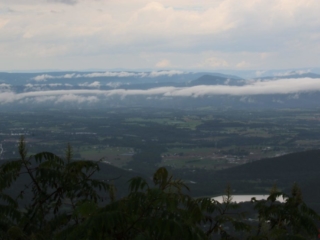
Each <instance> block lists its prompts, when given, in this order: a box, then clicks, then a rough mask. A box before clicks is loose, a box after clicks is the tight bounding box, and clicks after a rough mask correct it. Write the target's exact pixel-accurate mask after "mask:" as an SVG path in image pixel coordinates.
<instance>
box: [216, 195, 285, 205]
mask: <svg viewBox="0 0 320 240" xmlns="http://www.w3.org/2000/svg"><path fill="white" fill-rule="evenodd" d="M253 197H254V198H256V199H257V200H266V199H267V198H268V197H269V195H232V201H233V202H236V203H240V202H250V201H251V198H253ZM212 199H213V200H216V201H218V202H220V203H222V202H223V196H218V197H213V198H212ZM277 200H278V201H279V202H284V201H283V199H282V197H280V198H278V199H277Z"/></svg>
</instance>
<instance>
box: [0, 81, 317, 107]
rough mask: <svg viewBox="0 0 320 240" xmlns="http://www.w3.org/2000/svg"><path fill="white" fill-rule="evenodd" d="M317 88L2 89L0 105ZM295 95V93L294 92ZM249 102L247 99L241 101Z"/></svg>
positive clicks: (291, 84)
mask: <svg viewBox="0 0 320 240" xmlns="http://www.w3.org/2000/svg"><path fill="white" fill-rule="evenodd" d="M315 91H320V79H314V78H299V79H280V80H271V81H256V82H253V83H250V84H248V85H245V86H226V85H210V86H208V85H206V86H194V87H183V88H176V87H160V88H152V89H147V90H138V89H134V90H125V89H114V90H105V91H104V90H85V89H84V90H55V91H54V90H51V91H33V92H25V93H14V92H2V93H1V94H0V104H4V103H9V102H15V101H21V100H23V99H26V98H36V99H38V98H39V97H46V98H48V97H57V98H58V97H59V99H60V100H57V101H58V102H62V101H68V100H69V101H74V102H95V101H98V99H99V98H106V97H112V96H120V97H126V96H159V97H200V96H211V95H231V96H244V97H249V96H255V95H266V94H293V95H296V94H300V93H305V92H315ZM296 96H298V95H296ZM245 99H247V101H252V99H251V98H243V100H245Z"/></svg>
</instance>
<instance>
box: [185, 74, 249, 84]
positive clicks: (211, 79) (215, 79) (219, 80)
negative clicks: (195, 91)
mask: <svg viewBox="0 0 320 240" xmlns="http://www.w3.org/2000/svg"><path fill="white" fill-rule="evenodd" d="M190 85H191V86H196V85H230V86H241V85H243V82H242V80H241V79H239V78H230V77H226V76H213V75H203V76H201V77H199V78H198V79H196V80H193V81H191V82H190Z"/></svg>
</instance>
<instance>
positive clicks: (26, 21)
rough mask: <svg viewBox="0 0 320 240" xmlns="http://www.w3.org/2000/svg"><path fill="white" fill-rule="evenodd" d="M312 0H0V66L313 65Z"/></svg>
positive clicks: (318, 32) (317, 6) (318, 22)
mask: <svg viewBox="0 0 320 240" xmlns="http://www.w3.org/2000/svg"><path fill="white" fill-rule="evenodd" d="M319 12H320V1H319V0H241V1H239V0H170V1H169V0H158V1H146V0H0V53H1V54H0V71H14V70H21V71H32V70H41V69H46V70H50V69H51V70H85V69H105V70H107V69H132V70H135V69H155V70H161V69H177V70H197V71H202V70H206V71H207V70H210V71H218V70H228V69H236V70H266V69H289V68H290V69H296V68H313V67H319V66H320V57H319V56H320V44H319V43H320V17H319Z"/></svg>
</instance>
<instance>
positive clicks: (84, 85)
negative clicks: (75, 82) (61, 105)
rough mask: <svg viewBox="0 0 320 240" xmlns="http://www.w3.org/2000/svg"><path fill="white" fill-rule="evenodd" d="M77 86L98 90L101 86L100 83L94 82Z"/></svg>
mask: <svg viewBox="0 0 320 240" xmlns="http://www.w3.org/2000/svg"><path fill="white" fill-rule="evenodd" d="M79 86H80V87H92V88H99V87H100V86H101V84H100V82H98V81H95V82H93V83H88V82H85V83H80V84H79Z"/></svg>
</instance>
